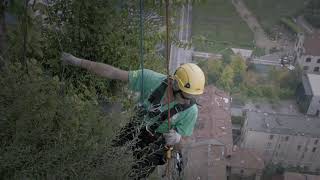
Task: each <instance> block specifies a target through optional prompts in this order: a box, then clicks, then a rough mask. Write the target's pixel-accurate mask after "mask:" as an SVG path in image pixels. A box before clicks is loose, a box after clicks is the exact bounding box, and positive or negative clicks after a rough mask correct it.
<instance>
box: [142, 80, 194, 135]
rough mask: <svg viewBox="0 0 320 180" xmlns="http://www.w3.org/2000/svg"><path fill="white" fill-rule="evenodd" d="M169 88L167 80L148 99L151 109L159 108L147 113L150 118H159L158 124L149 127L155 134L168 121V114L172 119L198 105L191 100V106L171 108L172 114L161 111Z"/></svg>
mask: <svg viewBox="0 0 320 180" xmlns="http://www.w3.org/2000/svg"><path fill="white" fill-rule="evenodd" d="M167 87H168V83H167V82H166V79H165V80H163V81H162V82H161V84H160V85H159V86H158V87H157V88H156V89H155V90H154V91H153V92H152V93H151V95H150V96H149V98H148V101H149V102H150V105H151V107H159V108H154V109H153V110H152V111H150V110H149V111H147V115H148V116H149V117H150V118H154V117H156V116H159V119H158V121H157V123H154V124H153V125H151V126H150V127H149V130H151V131H152V132H155V130H156V129H157V128H158V127H159V126H160V125H161V123H162V122H164V121H165V120H166V119H168V114H170V117H172V116H174V115H175V114H177V113H179V112H182V111H185V110H187V109H188V108H190V107H192V106H193V105H194V104H196V100H195V99H193V98H191V99H190V103H189V104H175V105H174V106H173V107H172V108H170V113H168V111H169V110H165V111H163V112H162V111H161V109H160V107H161V105H160V102H161V99H162V97H163V96H164V94H165V92H166V89H167Z"/></svg>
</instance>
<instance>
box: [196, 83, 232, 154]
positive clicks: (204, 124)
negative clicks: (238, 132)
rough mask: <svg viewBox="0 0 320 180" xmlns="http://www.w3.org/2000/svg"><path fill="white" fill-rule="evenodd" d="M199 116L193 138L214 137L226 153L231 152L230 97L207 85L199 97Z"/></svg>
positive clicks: (201, 139) (202, 139)
mask: <svg viewBox="0 0 320 180" xmlns="http://www.w3.org/2000/svg"><path fill="white" fill-rule="evenodd" d="M198 103H199V104H200V105H202V106H200V107H199V110H200V111H199V117H198V120H197V124H196V129H195V130H194V132H193V138H194V139H195V140H196V141H204V140H207V139H216V140H218V141H219V142H221V143H222V144H224V145H225V146H226V147H227V149H226V154H230V153H231V152H232V146H233V141H232V123H231V113H230V97H229V95H228V94H227V93H225V92H223V91H221V90H219V89H217V88H216V87H214V86H208V87H207V88H206V90H205V92H204V94H203V95H202V96H200V97H199V99H198Z"/></svg>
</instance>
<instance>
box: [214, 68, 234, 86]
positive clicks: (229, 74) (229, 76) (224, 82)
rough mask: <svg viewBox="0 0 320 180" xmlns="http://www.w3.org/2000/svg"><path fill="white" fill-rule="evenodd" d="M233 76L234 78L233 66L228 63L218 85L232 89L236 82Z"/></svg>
mask: <svg viewBox="0 0 320 180" xmlns="http://www.w3.org/2000/svg"><path fill="white" fill-rule="evenodd" d="M233 78H234V70H233V69H232V67H231V66H230V65H227V66H226V67H225V68H224V69H223V71H222V73H221V77H220V78H219V80H218V81H217V85H218V86H220V87H222V88H223V89H225V90H226V91H230V90H231V88H232V86H233V84H234V82H233Z"/></svg>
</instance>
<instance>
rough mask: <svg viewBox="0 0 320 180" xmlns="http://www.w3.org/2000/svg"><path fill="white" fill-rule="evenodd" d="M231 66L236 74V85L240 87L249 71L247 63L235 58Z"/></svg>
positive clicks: (238, 57) (237, 57)
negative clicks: (247, 70)
mask: <svg viewBox="0 0 320 180" xmlns="http://www.w3.org/2000/svg"><path fill="white" fill-rule="evenodd" d="M230 66H231V67H232V69H233V72H234V79H233V81H234V83H235V85H237V86H239V84H240V83H242V81H243V79H244V75H245V73H246V69H247V65H246V62H245V60H244V59H243V58H241V57H240V56H233V57H232V60H231V64H230Z"/></svg>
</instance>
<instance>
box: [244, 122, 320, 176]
mask: <svg viewBox="0 0 320 180" xmlns="http://www.w3.org/2000/svg"><path fill="white" fill-rule="evenodd" d="M242 132H243V134H242V138H241V139H242V141H241V147H243V148H248V149H253V150H255V151H257V152H259V153H261V154H263V158H264V160H265V163H266V164H267V163H269V162H273V163H281V164H282V165H283V166H285V167H287V166H302V167H305V168H307V169H308V170H310V171H319V170H320V137H307V136H303V135H294V136H293V135H285V134H272V133H266V132H257V131H253V130H250V129H247V128H246V124H245V125H244V127H243V129H242Z"/></svg>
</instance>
